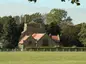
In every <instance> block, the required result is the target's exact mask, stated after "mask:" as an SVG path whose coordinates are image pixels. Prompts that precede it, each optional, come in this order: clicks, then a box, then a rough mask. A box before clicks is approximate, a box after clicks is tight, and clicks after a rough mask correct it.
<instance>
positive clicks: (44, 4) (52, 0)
mask: <svg viewBox="0 0 86 64" xmlns="http://www.w3.org/2000/svg"><path fill="white" fill-rule="evenodd" d="M80 3H81V5H80V6H76V4H74V5H72V4H71V3H70V1H68V0H67V1H66V2H61V0H38V1H37V2H36V3H34V2H28V0H0V16H9V15H12V16H16V15H24V14H32V13H36V12H41V13H42V14H45V13H48V12H49V11H50V10H51V9H53V8H57V9H64V10H66V11H67V12H68V16H70V17H71V18H72V19H73V21H72V22H73V23H74V24H79V23H82V22H86V18H85V17H86V0H80Z"/></svg>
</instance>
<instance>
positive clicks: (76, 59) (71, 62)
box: [0, 52, 86, 64]
mask: <svg viewBox="0 0 86 64" xmlns="http://www.w3.org/2000/svg"><path fill="white" fill-rule="evenodd" d="M0 64H86V53H85V52H0Z"/></svg>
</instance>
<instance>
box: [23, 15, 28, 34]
mask: <svg viewBox="0 0 86 64" xmlns="http://www.w3.org/2000/svg"><path fill="white" fill-rule="evenodd" d="M26 30H27V23H26V16H24V29H23V32H22V33H24V32H25V31H26Z"/></svg>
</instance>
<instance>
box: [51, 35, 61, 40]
mask: <svg viewBox="0 0 86 64" xmlns="http://www.w3.org/2000/svg"><path fill="white" fill-rule="evenodd" d="M51 38H52V39H53V40H60V37H59V35H57V36H54V35H53V36H51Z"/></svg>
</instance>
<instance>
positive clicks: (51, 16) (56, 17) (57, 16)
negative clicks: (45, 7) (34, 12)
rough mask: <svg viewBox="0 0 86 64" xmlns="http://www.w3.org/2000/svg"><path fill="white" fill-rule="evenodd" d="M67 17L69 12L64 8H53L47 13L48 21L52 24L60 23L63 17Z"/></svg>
mask: <svg viewBox="0 0 86 64" xmlns="http://www.w3.org/2000/svg"><path fill="white" fill-rule="evenodd" d="M66 17H67V12H66V11H65V10H62V9H52V10H51V11H50V12H49V13H48V14H47V19H46V22H47V24H50V23H52V22H54V23H56V24H58V23H60V22H61V21H62V20H63V19H65V18H66Z"/></svg>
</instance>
